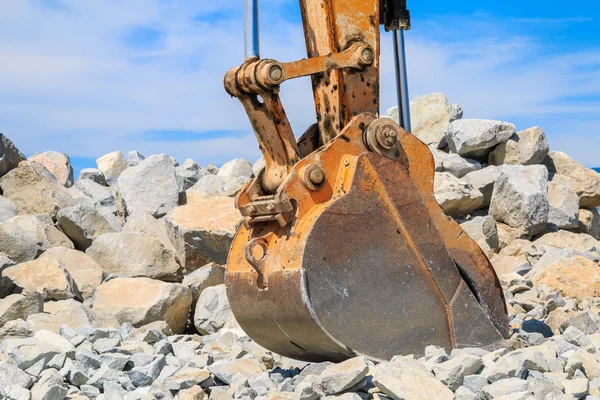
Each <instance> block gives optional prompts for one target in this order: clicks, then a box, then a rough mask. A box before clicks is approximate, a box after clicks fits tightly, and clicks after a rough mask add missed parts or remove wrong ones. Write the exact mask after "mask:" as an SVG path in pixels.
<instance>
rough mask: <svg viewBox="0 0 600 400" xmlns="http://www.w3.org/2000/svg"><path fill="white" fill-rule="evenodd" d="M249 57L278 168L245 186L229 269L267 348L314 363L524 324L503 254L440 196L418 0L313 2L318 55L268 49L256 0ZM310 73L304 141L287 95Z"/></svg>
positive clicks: (235, 293) (233, 87) (496, 334)
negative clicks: (386, 69) (491, 255)
mask: <svg viewBox="0 0 600 400" xmlns="http://www.w3.org/2000/svg"><path fill="white" fill-rule="evenodd" d="M245 4H246V14H245V15H246V31H247V35H246V40H247V42H246V60H245V62H244V63H243V64H242V65H240V66H238V67H235V68H233V69H231V70H230V71H229V72H228V73H227V74H226V76H225V88H226V90H227V92H228V93H229V94H230V95H232V96H234V97H236V98H237V99H238V100H239V101H240V102H241V103H242V105H243V106H244V108H245V110H246V112H247V114H248V117H249V119H250V122H251V124H252V127H253V130H254V132H255V134H256V138H257V140H258V143H259V147H260V149H261V151H262V153H263V155H264V159H265V167H264V169H263V170H262V171H261V172H260V173H259V174H258V176H256V177H255V178H254V179H252V180H251V181H249V182H248V183H247V184H246V186H245V187H244V188H243V189H242V190H241V192H240V193H239V194H238V196H237V199H236V206H237V208H238V209H239V210H240V212H241V214H242V216H243V218H244V219H243V224H242V225H241V226H240V228H239V230H238V232H237V234H236V237H235V239H234V242H233V244H232V247H231V250H230V254H229V259H228V266H227V274H226V283H227V291H228V297H229V300H230V304H231V308H232V311H233V312H234V314H235V316H236V318H237V320H238V322H239V323H240V325H241V326H242V328H243V329H244V330H245V331H246V332H247V333H248V334H249V336H250V337H252V338H253V339H254V340H255V341H257V342H258V343H259V344H261V345H262V346H264V347H266V348H269V349H271V350H273V351H276V352H278V353H280V354H282V355H285V356H289V357H293V358H297V359H303V360H308V361H321V360H342V359H345V358H348V357H352V356H354V355H356V354H363V355H366V356H369V357H371V358H373V359H389V358H391V357H392V356H394V355H396V354H408V353H411V354H420V353H422V352H423V349H424V348H425V347H426V346H427V345H430V344H433V345H438V346H442V347H445V348H447V349H452V348H455V347H461V346H485V345H489V344H491V343H494V342H496V341H498V340H501V339H502V338H503V337H506V336H507V335H508V318H507V314H506V306H505V303H504V297H503V292H502V289H501V287H500V284H499V281H498V278H497V277H496V275H495V273H494V270H493V268H492V266H491V265H490V263H489V260H488V259H487V258H486V256H485V254H484V253H483V252H482V250H481V249H480V248H479V247H478V246H477V244H476V243H475V242H474V241H473V240H471V239H470V238H469V237H468V235H466V234H465V233H464V232H463V231H462V229H461V228H460V226H459V225H458V224H456V222H455V221H454V220H452V219H451V218H448V217H446V216H445V215H444V213H443V212H442V210H441V208H440V207H439V205H438V204H437V202H436V201H435V198H434V196H433V179H434V166H433V157H432V155H431V153H430V151H429V149H428V148H427V146H426V145H425V144H423V143H422V142H420V141H419V140H418V139H417V138H415V137H414V136H412V135H411V134H410V133H409V132H408V131H409V130H410V114H409V108H408V90H407V82H406V67H405V61H404V57H405V56H404V31H405V30H407V29H409V28H410V15H409V13H408V11H407V9H406V2H405V1H398V0H381V1H379V0H318V1H317V0H300V8H301V12H302V20H303V25H304V31H305V37H306V47H307V53H308V58H307V59H304V60H299V61H294V62H278V61H275V60H270V59H261V58H260V55H259V44H258V10H257V0H246V3H245ZM380 25H384V27H385V29H386V30H387V31H393V34H394V38H395V40H394V42H395V51H396V74H397V78H398V79H397V81H398V86H399V88H398V101H399V110H400V112H399V114H400V125H399V124H396V123H395V122H393V121H392V120H391V119H388V118H380V117H379V108H380V104H379V103H380V101H379V76H380V74H379V53H380ZM301 76H310V77H311V79H312V86H313V92H314V103H315V110H316V116H317V118H316V123H315V124H314V125H312V126H311V127H309V128H308V129H307V130H306V132H305V133H304V134H303V135H302V136H301V137H300V139H299V140H296V135H295V134H294V132H293V131H292V128H291V126H290V124H289V121H288V119H287V116H286V113H285V110H284V107H283V105H282V103H281V100H280V98H279V92H280V90H285V85H284V82H285V81H287V80H290V79H294V78H298V77H301Z"/></svg>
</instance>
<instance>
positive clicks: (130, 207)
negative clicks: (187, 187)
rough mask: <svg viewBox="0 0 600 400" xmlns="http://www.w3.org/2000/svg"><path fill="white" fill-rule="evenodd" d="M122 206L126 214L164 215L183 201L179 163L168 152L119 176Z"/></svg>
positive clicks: (120, 204) (121, 208)
mask: <svg viewBox="0 0 600 400" xmlns="http://www.w3.org/2000/svg"><path fill="white" fill-rule="evenodd" d="M117 188H118V189H119V193H120V203H119V208H120V212H121V214H122V215H125V216H127V215H130V214H132V213H133V212H134V211H146V212H148V213H150V214H151V215H153V216H154V217H157V218H159V217H162V216H163V215H165V214H166V213H168V212H169V211H170V210H172V209H173V208H175V207H177V205H178V203H179V190H178V185H177V177H176V175H175V166H174V165H173V162H172V161H171V158H170V157H169V156H167V155H166V154H158V155H153V156H150V157H148V158H146V159H145V160H143V161H142V162H140V163H139V164H138V165H137V166H135V167H130V168H128V169H127V170H125V171H124V172H123V173H122V174H121V176H119V179H118V183H117Z"/></svg>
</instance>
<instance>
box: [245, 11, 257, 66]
mask: <svg viewBox="0 0 600 400" xmlns="http://www.w3.org/2000/svg"><path fill="white" fill-rule="evenodd" d="M244 46H245V56H246V59H251V58H259V57H260V41H259V23H258V0H244Z"/></svg>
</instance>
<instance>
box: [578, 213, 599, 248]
mask: <svg viewBox="0 0 600 400" xmlns="http://www.w3.org/2000/svg"><path fill="white" fill-rule="evenodd" d="M578 232H581V233H587V234H588V235H590V236H592V237H593V238H594V239H598V240H600V207H594V208H592V209H581V210H579V225H578Z"/></svg>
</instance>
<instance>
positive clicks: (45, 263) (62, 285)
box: [2, 258, 81, 300]
mask: <svg viewBox="0 0 600 400" xmlns="http://www.w3.org/2000/svg"><path fill="white" fill-rule="evenodd" d="M2 276H5V277H7V278H9V279H10V280H12V282H13V283H14V284H15V286H17V287H19V288H21V289H22V290H24V291H25V292H27V293H40V294H41V295H42V296H43V298H44V300H66V299H73V298H81V294H80V293H79V290H78V289H77V285H76V283H75V281H74V280H73V278H72V277H71V274H70V273H69V272H68V271H67V270H66V269H65V267H64V266H63V265H62V264H61V263H60V262H59V261H58V260H55V259H52V258H39V259H37V260H34V261H28V262H24V263H22V264H18V265H15V266H14V267H9V268H6V269H5V270H4V271H2Z"/></svg>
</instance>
